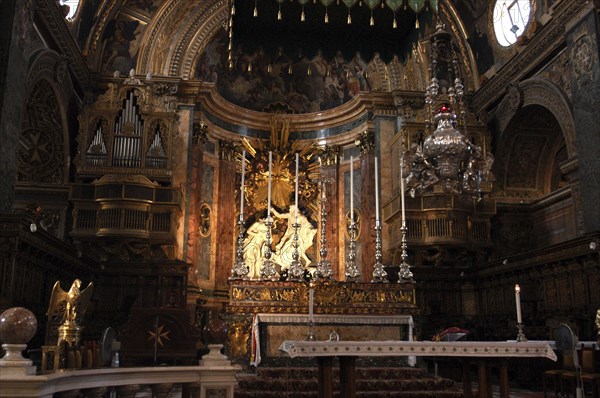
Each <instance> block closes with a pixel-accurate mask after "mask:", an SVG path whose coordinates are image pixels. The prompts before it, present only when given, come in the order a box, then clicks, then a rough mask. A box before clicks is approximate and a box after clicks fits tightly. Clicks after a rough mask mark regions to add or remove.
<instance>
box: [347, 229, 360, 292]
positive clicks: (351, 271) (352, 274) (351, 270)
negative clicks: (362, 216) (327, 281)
mask: <svg viewBox="0 0 600 398" xmlns="http://www.w3.org/2000/svg"><path fill="white" fill-rule="evenodd" d="M348 229H349V231H348V232H349V233H350V251H349V252H348V264H347V265H346V281H348V282H357V281H358V279H359V278H360V271H359V270H358V267H357V266H356V261H355V260H356V223H355V222H354V220H350V226H349V227H348Z"/></svg>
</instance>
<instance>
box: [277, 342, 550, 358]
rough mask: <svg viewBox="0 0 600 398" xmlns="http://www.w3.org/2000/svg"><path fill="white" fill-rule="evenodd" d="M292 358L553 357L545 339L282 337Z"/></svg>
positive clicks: (284, 350) (281, 348) (285, 348)
mask: <svg viewBox="0 0 600 398" xmlns="http://www.w3.org/2000/svg"><path fill="white" fill-rule="evenodd" d="M279 349H280V350H281V351H283V352H285V353H287V354H288V355H289V356H290V357H291V358H295V357H318V356H373V357H378V356H405V355H409V356H431V357H435V356H446V357H545V358H548V359H551V360H553V361H556V353H555V352H554V350H553V349H552V347H551V346H550V345H549V344H548V343H547V342H538V341H526V342H522V343H517V342H510V341H506V342H498V341H454V342H437V341H284V342H283V343H282V344H281V347H280V348H279Z"/></svg>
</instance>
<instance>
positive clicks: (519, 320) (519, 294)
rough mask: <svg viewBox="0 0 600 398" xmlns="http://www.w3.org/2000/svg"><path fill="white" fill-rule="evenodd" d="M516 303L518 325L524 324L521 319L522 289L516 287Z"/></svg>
mask: <svg viewBox="0 0 600 398" xmlns="http://www.w3.org/2000/svg"><path fill="white" fill-rule="evenodd" d="M515 302H516V304H517V323H523V320H522V319H521V287H520V286H519V285H515Z"/></svg>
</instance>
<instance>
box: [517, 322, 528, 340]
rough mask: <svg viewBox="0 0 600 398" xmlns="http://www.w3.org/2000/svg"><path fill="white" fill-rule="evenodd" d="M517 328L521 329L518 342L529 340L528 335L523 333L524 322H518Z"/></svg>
mask: <svg viewBox="0 0 600 398" xmlns="http://www.w3.org/2000/svg"><path fill="white" fill-rule="evenodd" d="M517 329H518V330H519V333H517V342H518V343H524V342H526V341H527V337H525V334H524V333H523V323H522V322H521V323H517Z"/></svg>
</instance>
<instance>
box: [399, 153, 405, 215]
mask: <svg viewBox="0 0 600 398" xmlns="http://www.w3.org/2000/svg"><path fill="white" fill-rule="evenodd" d="M403 168H404V156H402V160H401V161H400V203H401V207H402V224H404V223H405V221H406V210H405V205H404V176H403V175H402V169H403Z"/></svg>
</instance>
